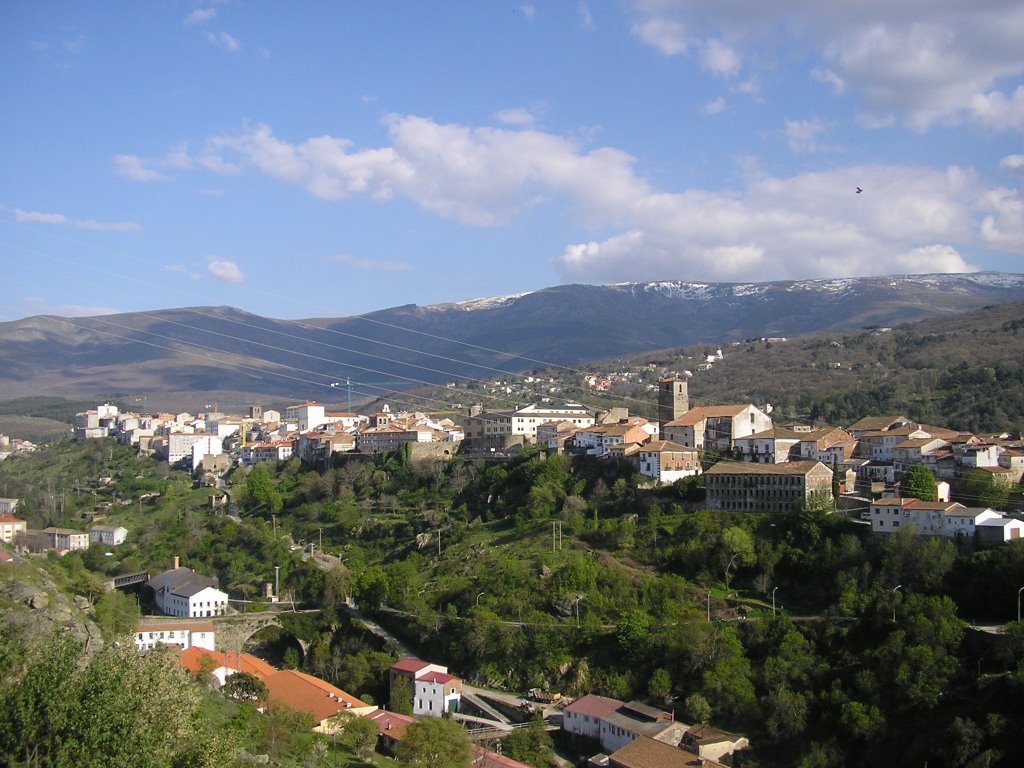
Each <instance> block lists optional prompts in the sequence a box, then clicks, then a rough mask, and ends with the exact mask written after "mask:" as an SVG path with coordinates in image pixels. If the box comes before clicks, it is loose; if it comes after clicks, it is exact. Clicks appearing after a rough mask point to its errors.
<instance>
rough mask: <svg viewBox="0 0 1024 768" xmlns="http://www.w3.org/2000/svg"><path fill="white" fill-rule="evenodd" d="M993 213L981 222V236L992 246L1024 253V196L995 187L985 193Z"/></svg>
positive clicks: (988, 205)
mask: <svg viewBox="0 0 1024 768" xmlns="http://www.w3.org/2000/svg"><path fill="white" fill-rule="evenodd" d="M985 202H986V204H987V205H986V207H987V208H988V209H989V210H991V211H993V213H991V214H989V215H988V216H986V217H985V218H984V219H983V220H982V222H981V236H982V238H983V239H984V240H985V242H986V243H987V244H988V245H989V246H990V247H992V248H996V249H999V250H1002V251H1010V252H1013V253H1020V254H1024V197H1022V196H1021V194H1020V192H1017V191H1016V190H1010V189H993V190H990V191H989V192H988V193H986V195H985Z"/></svg>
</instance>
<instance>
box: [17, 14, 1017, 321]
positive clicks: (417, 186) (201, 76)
mask: <svg viewBox="0 0 1024 768" xmlns="http://www.w3.org/2000/svg"><path fill="white" fill-rule="evenodd" d="M1022 29H1024V3H1022V2H1020V1H1019V0H1018V1H1016V2H1006V1H1005V0H987V1H986V2H985V3H982V4H975V3H969V2H966V1H961V2H950V1H949V0H930V1H929V2H907V1H906V0H884V1H883V0H857V1H856V2H853V1H852V0H831V1H830V2H828V3H822V2H817V1H816V0H775V1H774V2H773V1H772V0H765V1H764V2H758V3H754V2H749V1H746V0H743V1H741V0H688V1H673V0H634V1H633V2H629V1H628V0H618V1H613V2H597V0H589V1H588V2H576V1H575V0H559V1H558V2H539V1H538V2H533V3H517V2H497V1H489V0H488V1H486V2H485V1H479V2H471V1H470V0H465V1H464V2H448V1H442V0H438V1H435V2H412V1H410V2H398V1H397V0H396V1H392V2H340V1H338V2H288V3H281V2H254V1H251V0H250V1H248V2H247V1H245V0H238V1H233V2H213V3H209V2H203V3H193V2H184V1H179V2H161V1H160V0H152V1H150V2H138V1H137V0H133V1H132V2H117V1H116V0H109V1H108V2H102V3H82V2H49V1H47V0H8V1H7V2H4V3H2V4H0V83H2V85H0V87H2V92H0V93H2V95H0V103H2V105H3V114H4V119H3V120H2V121H0V158H2V165H0V168H2V171H0V263H2V265H3V266H4V274H5V275H9V276H10V279H5V280H4V282H3V283H2V285H3V288H2V290H0V299H2V302H0V320H13V319H16V318H19V317H24V316H27V315H34V314H44V313H46V314H59V315H65V316H80V315H87V314H96V313H103V312H111V311H133V310H146V309H156V308H162V307H174V306H197V305H220V304H228V305H232V306H236V307H240V308H242V309H245V310H248V311H251V312H257V313H260V314H264V315H269V316H275V317H286V318H301V317H316V316H332V315H333V316H344V315H352V314H359V313H364V312H368V311H373V310H377V309H384V308H387V307H392V306H397V305H401V304H409V303H415V304H420V305H426V304H433V303H442V302H453V301H464V300H469V299H475V298H479V297H484V296H494V295H504V294H512V293H520V292H524V291H531V290H536V289H539V288H544V287H547V286H552V285H558V284H563V283H577V282H578V283H592V284H605V283H615V282H626V281H646V280H679V279H681V280H692V281H728V282H747V281H762V280H778V279H791V278H812V277H836V276H855V275H874V274H895V273H901V274H902V273H918V272H943V271H947V272H961V271H974V270H979V269H984V270H1001V271H1009V272H1024V262H1022V257H1024V195H1022V192H1021V185H1022V182H1024V141H1022V137H1024V45H1021V37H1020V30H1022ZM858 187H860V188H862V189H863V192H861V193H857V192H856V189H857V188H858Z"/></svg>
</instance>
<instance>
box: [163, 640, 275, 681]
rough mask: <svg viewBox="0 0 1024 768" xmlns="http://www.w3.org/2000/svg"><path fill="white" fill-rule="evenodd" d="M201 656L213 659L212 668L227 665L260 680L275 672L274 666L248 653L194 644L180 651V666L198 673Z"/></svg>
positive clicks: (200, 667) (200, 666)
mask: <svg viewBox="0 0 1024 768" xmlns="http://www.w3.org/2000/svg"><path fill="white" fill-rule="evenodd" d="M203 657H208V658H210V659H212V660H213V662H214V664H215V666H214V669H217V668H219V667H227V668H228V669H234V670H238V671H240V672H247V673H248V674H250V675H254V676H256V677H258V678H260V679H261V680H263V679H266V678H267V677H269V676H270V675H272V674H274V673H275V672H277V670H276V669H275V668H274V667H272V666H270V665H269V664H267V662H265V661H263V659H257V658H256V657H255V656H250V655H249V654H248V653H243V654H239V653H238V652H237V651H228V652H227V653H221V652H220V651H208V650H207V649H205V648H197V647H196V646H192V647H191V648H187V649H185V650H184V651H182V652H181V666H183V667H184V668H185V669H187V670H188V671H189V672H191V673H192V674H198V673H199V672H201V671H202V659H203Z"/></svg>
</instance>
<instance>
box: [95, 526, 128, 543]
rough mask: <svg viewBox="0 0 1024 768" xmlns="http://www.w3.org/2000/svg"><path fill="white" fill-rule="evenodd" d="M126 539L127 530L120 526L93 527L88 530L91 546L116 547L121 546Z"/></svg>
mask: <svg viewBox="0 0 1024 768" xmlns="http://www.w3.org/2000/svg"><path fill="white" fill-rule="evenodd" d="M127 537H128V529H127V528H123V527H122V526H120V525H118V526H109V525H94V526H93V527H92V528H90V529H89V541H90V542H91V543H92V544H106V545H107V546H108V547H116V546H117V545H118V544H123V543H124V540H125V539H126V538H127Z"/></svg>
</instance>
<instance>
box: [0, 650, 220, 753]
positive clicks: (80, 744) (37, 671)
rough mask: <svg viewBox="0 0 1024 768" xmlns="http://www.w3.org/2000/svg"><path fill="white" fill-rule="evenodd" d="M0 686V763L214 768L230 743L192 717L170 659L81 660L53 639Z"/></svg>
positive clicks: (187, 686) (127, 654)
mask: <svg viewBox="0 0 1024 768" xmlns="http://www.w3.org/2000/svg"><path fill="white" fill-rule="evenodd" d="M9 672H10V674H8V675H7V677H6V679H5V681H4V683H3V684H0V763H3V764H11V763H20V762H25V763H27V764H29V765H35V766H40V765H46V766H53V768H71V766H74V767H75V768H163V767H164V766H169V765H188V766H190V768H205V767H207V766H214V765H223V764H226V763H229V762H230V760H231V754H230V753H231V752H232V744H231V742H230V741H229V739H228V738H227V737H225V736H221V735H220V734H218V733H217V732H216V731H215V729H214V727H213V726H212V724H211V723H210V722H209V721H206V720H203V719H202V718H201V717H199V716H198V715H199V697H200V689H199V688H197V687H196V686H195V685H192V684H191V682H190V680H189V675H188V673H187V672H186V671H185V670H184V669H183V668H182V667H181V665H180V664H179V663H178V659H177V654H175V653H173V652H171V651H168V650H166V649H160V648H158V649H154V650H152V651H149V652H147V653H145V654H140V653H138V652H137V651H136V650H135V646H134V645H133V644H131V643H119V644H117V645H109V646H106V647H105V648H103V649H102V650H101V651H100V652H99V653H97V654H96V655H95V656H93V657H92V658H91V659H89V660H88V661H87V662H86V659H85V658H84V656H83V654H82V649H81V647H80V646H79V645H78V644H77V643H76V642H75V641H74V640H72V639H71V638H69V637H68V635H67V634H66V633H58V634H55V635H54V636H52V637H51V638H50V639H49V640H48V641H46V642H44V643H41V644H39V645H38V646H37V648H35V649H33V652H32V653H31V654H29V655H27V656H26V657H25V660H24V665H23V667H22V668H21V669H19V670H9Z"/></svg>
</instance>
